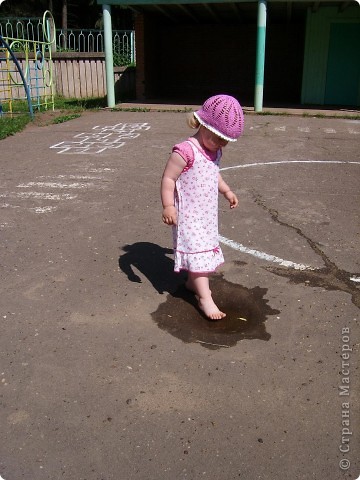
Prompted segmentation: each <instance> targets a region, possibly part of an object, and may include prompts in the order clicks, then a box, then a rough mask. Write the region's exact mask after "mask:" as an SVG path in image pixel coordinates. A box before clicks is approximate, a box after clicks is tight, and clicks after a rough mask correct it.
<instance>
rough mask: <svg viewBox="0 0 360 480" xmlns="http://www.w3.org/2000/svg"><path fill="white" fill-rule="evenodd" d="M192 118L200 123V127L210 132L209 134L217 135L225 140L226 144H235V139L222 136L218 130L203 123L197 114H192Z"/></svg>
mask: <svg viewBox="0 0 360 480" xmlns="http://www.w3.org/2000/svg"><path fill="white" fill-rule="evenodd" d="M194 117H195V118H196V120H197V121H198V122H199V123H200V125H202V126H203V127H205V128H207V129H208V130H210V132H212V133H215V135H217V136H218V137H220V138H222V139H224V140H226V141H227V142H236V140H237V138H231V137H228V136H227V135H224V134H223V133H221V132H219V130H217V129H216V128H214V127H213V126H212V125H209V124H208V123H206V122H204V120H203V119H202V118H201V117H200V115H199V114H198V112H194Z"/></svg>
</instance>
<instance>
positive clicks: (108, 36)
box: [102, 5, 115, 108]
mask: <svg viewBox="0 0 360 480" xmlns="http://www.w3.org/2000/svg"><path fill="white" fill-rule="evenodd" d="M102 9H103V20H104V47H105V71H106V94H107V106H108V107H111V108H112V107H114V106H115V81H114V59H113V45H112V25H111V7H110V5H103V6H102Z"/></svg>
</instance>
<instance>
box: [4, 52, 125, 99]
mask: <svg viewBox="0 0 360 480" xmlns="http://www.w3.org/2000/svg"><path fill="white" fill-rule="evenodd" d="M17 58H18V61H19V63H20V65H21V67H22V69H23V71H24V72H25V71H27V70H28V67H27V66H26V62H25V56H24V54H21V53H19V54H17ZM0 60H1V58H0ZM30 62H31V60H29V63H30ZM5 63H6V62H5V61H0V71H1V69H3V68H4V67H5ZM32 63H34V60H32ZM50 63H52V65H51V64H50ZM47 70H48V71H47V74H46V76H45V79H44V81H43V83H44V82H45V84H41V85H39V81H38V80H37V85H36V89H37V91H38V92H45V91H47V90H49V89H51V90H53V93H54V95H58V96H62V97H65V98H97V97H104V96H105V95H106V76H105V54H104V53H75V52H66V53H65V52H64V53H52V62H48V64H47ZM14 76H16V82H18V81H19V78H18V77H19V76H18V75H17V74H15V73H13V74H12V77H14ZM114 81H115V96H116V99H117V100H124V99H131V98H134V97H135V68H134V67H114ZM32 89H33V87H32V85H30V90H32ZM4 91H5V90H4ZM40 94H41V95H42V93H40ZM44 94H45V95H48V94H49V93H44ZM12 96H13V99H15V98H24V96H25V93H24V89H23V87H21V86H20V87H17V88H15V89H12ZM2 99H4V94H2V91H1V88H0V101H1V100H2Z"/></svg>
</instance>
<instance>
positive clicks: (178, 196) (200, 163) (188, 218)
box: [173, 139, 224, 273]
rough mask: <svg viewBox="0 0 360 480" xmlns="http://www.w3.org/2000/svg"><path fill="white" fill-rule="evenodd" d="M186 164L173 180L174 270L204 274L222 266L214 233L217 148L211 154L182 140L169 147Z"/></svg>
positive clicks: (221, 254) (189, 141)
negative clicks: (175, 214)
mask: <svg viewBox="0 0 360 480" xmlns="http://www.w3.org/2000/svg"><path fill="white" fill-rule="evenodd" d="M173 151H174V152H177V153H178V154H179V155H181V156H182V157H183V158H184V160H185V161H186V162H187V165H186V167H185V168H184V170H183V171H182V173H181V174H180V176H179V178H178V179H177V181H176V189H175V207H176V209H177V225H175V226H174V227H173V239H174V257H175V266H174V270H175V271H176V272H179V271H180V270H187V271H189V272H197V273H208V272H213V271H215V270H216V268H217V267H218V266H219V265H221V264H222V263H224V257H223V253H222V251H221V248H220V245H219V238H218V237H219V233H218V197H219V194H218V185H219V161H220V158H221V154H222V152H221V149H219V150H218V151H217V152H216V153H215V154H212V153H211V152H208V151H205V150H203V149H201V148H200V146H198V145H197V144H195V143H194V142H192V141H191V139H189V140H186V141H185V142H182V143H180V144H178V145H175V147H174V148H173Z"/></svg>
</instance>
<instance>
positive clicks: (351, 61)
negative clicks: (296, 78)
mask: <svg viewBox="0 0 360 480" xmlns="http://www.w3.org/2000/svg"><path fill="white" fill-rule="evenodd" d="M359 47H360V8H359V7H358V6H357V5H354V6H351V7H348V8H347V9H345V10H344V11H339V9H338V8H337V7H322V8H319V10H318V11H317V12H312V11H311V10H309V11H308V16H307V26H306V43H305V56H304V74H303V82H302V103H305V104H319V105H354V106H359V105H360V54H359Z"/></svg>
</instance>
